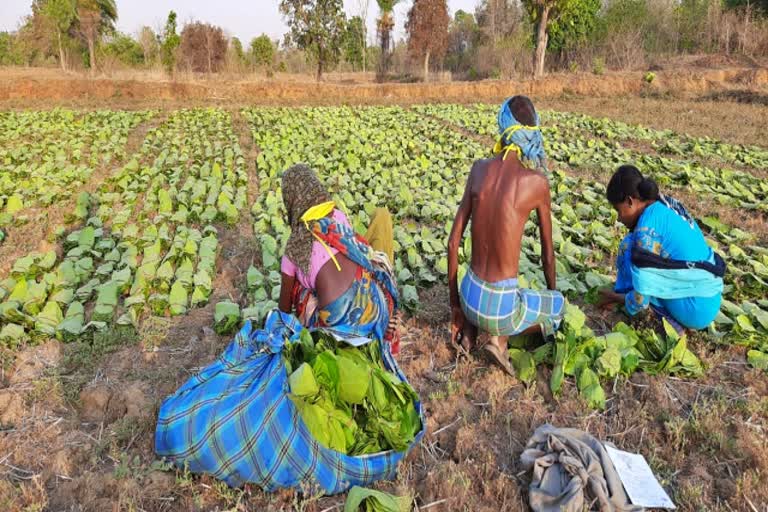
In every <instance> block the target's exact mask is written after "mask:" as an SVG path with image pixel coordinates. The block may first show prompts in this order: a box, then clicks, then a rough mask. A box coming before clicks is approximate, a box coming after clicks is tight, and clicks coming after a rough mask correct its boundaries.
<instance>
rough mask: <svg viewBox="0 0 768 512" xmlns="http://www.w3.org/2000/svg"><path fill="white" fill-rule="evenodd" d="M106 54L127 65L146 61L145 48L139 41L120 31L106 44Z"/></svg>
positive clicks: (136, 64) (137, 64)
mask: <svg viewBox="0 0 768 512" xmlns="http://www.w3.org/2000/svg"><path fill="white" fill-rule="evenodd" d="M104 54H105V55H109V56H111V57H114V58H116V59H117V60H119V61H120V62H122V63H123V64H125V65H127V66H139V65H141V64H142V63H143V62H144V50H143V48H142V47H141V45H140V44H139V42H138V41H136V40H134V39H133V38H132V37H131V36H129V35H127V34H121V33H119V32H118V33H117V34H115V35H114V36H112V38H111V40H109V41H107V43H106V44H105V45H104Z"/></svg>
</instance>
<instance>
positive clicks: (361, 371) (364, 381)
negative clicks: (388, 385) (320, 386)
mask: <svg viewBox="0 0 768 512" xmlns="http://www.w3.org/2000/svg"><path fill="white" fill-rule="evenodd" d="M336 364H337V365H338V368H339V398H340V399H341V400H344V401H345V402H348V403H350V404H361V403H363V398H365V395H366V394H367V393H368V386H369V385H370V382H371V375H370V372H369V371H368V369H367V368H366V367H365V366H362V365H359V364H358V363H357V362H355V361H353V360H352V359H350V358H348V357H343V356H341V355H340V356H339V357H337V358H336Z"/></svg>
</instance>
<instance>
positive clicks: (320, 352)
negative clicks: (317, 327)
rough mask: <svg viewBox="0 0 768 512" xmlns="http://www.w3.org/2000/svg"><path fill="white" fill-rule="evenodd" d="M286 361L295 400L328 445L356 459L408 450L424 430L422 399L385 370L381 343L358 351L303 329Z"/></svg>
mask: <svg viewBox="0 0 768 512" xmlns="http://www.w3.org/2000/svg"><path fill="white" fill-rule="evenodd" d="M283 357H284V361H285V365H286V370H287V372H288V375H289V378H288V383H289V385H290V389H291V395H290V398H291V400H293V402H294V404H296V408H297V409H298V410H299V413H300V414H301V419H302V420H303V421H304V424H305V425H306V426H307V428H309V431H310V433H311V434H312V435H313V436H314V438H315V439H316V440H317V441H318V442H319V443H320V444H322V445H323V446H326V447H328V448H331V449H333V450H336V451H339V452H341V453H345V454H347V455H353V456H354V455H363V454H371V453H378V452H381V451H386V450H395V451H404V450H405V449H407V448H408V445H409V444H410V443H411V442H413V440H414V438H415V437H416V434H418V432H419V431H420V430H421V428H422V426H421V419H420V418H419V414H418V412H417V411H416V405H415V402H416V401H417V400H418V396H417V395H416V392H415V391H414V390H413V388H412V387H411V386H410V385H409V384H408V383H407V382H404V381H402V380H400V378H399V377H398V376H397V375H395V374H394V373H392V372H390V371H389V370H387V369H386V367H385V366H384V363H383V360H382V358H381V351H380V347H379V344H378V342H372V343H369V344H367V345H364V346H362V347H358V348H356V347H352V346H349V345H347V344H345V343H340V342H337V341H336V340H335V339H334V338H333V337H331V336H329V335H327V334H324V333H322V332H314V333H310V332H309V331H307V330H304V331H303V332H302V333H301V340H300V341H299V342H297V343H287V344H286V346H285V347H284V348H283Z"/></svg>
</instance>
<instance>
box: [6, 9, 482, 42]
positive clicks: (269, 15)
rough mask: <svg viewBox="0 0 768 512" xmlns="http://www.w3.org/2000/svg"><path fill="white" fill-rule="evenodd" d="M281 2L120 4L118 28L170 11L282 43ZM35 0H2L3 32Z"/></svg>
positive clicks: (400, 19)
mask: <svg viewBox="0 0 768 512" xmlns="http://www.w3.org/2000/svg"><path fill="white" fill-rule="evenodd" d="M478 1H479V0H448V8H449V10H450V11H451V16H453V13H454V12H456V11H457V10H459V9H464V10H465V11H470V12H474V10H475V5H476V4H477V3H478ZM278 3H279V2H278V0H214V1H210V0H117V12H118V20H117V28H118V30H120V31H121V32H126V33H128V34H131V35H134V36H135V35H136V34H137V33H138V31H139V29H140V28H141V27H142V26H143V25H149V26H150V27H152V28H153V29H155V30H156V31H157V30H158V29H160V28H161V27H162V26H163V25H164V24H165V19H166V17H167V16H168V12H169V11H170V10H174V11H176V13H177V14H178V19H179V28H181V26H182V25H183V24H184V23H185V22H188V21H192V20H199V21H204V22H208V23H212V24H214V25H218V26H220V27H222V28H223V29H224V31H225V32H227V33H228V34H230V35H233V36H236V37H238V38H240V40H241V41H243V42H244V43H245V44H247V42H248V41H250V40H251V39H252V38H253V37H256V36H258V35H260V34H262V33H264V34H267V35H269V36H270V37H271V38H272V39H282V36H283V34H285V32H286V30H287V29H286V26H285V23H284V22H283V19H282V16H281V15H280V12H279V11H278V8H277V6H278ZM360 3H361V2H360V0H344V8H345V10H346V12H347V14H348V15H356V14H358V13H359V7H358V5H359V4H360ZM31 4H32V1H31V0H0V31H5V30H10V31H13V30H15V29H16V28H18V25H19V22H20V20H21V19H22V17H23V16H26V15H28V14H30V12H31V8H30V6H31ZM410 6H411V2H410V1H409V0H405V1H402V2H401V3H400V5H398V6H397V7H395V37H396V38H398V39H399V38H401V37H403V35H404V33H405V30H404V28H403V25H404V24H405V19H406V14H407V12H408V9H409V8H410ZM377 14H378V7H377V5H376V0H369V7H368V27H369V39H370V40H371V41H372V40H373V38H374V37H375V35H376V29H375V25H374V23H375V19H376V16H377Z"/></svg>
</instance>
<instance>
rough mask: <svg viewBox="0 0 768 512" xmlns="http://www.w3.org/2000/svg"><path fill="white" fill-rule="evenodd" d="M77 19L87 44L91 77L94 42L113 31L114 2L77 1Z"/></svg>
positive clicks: (94, 67) (94, 59)
mask: <svg viewBox="0 0 768 512" xmlns="http://www.w3.org/2000/svg"><path fill="white" fill-rule="evenodd" d="M77 19H78V22H79V26H80V33H81V34H82V35H83V37H84V38H85V41H86V43H87V44H88V64H89V66H90V69H91V75H92V76H93V75H94V74H95V73H96V42H97V40H98V39H99V38H100V37H101V36H102V34H104V33H106V32H112V31H113V30H114V29H115V25H114V24H115V21H117V5H116V4H115V0H77Z"/></svg>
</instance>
